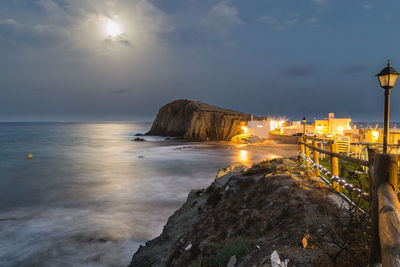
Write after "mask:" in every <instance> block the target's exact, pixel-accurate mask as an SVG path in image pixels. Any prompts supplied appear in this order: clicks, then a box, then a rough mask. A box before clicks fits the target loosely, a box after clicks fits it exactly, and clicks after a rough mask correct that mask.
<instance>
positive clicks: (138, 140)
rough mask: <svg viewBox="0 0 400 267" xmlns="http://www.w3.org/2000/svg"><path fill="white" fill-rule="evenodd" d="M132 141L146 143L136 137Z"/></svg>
mask: <svg viewBox="0 0 400 267" xmlns="http://www.w3.org/2000/svg"><path fill="white" fill-rule="evenodd" d="M132 141H135V142H143V141H146V140H145V139H143V138H140V137H136V138H135V139H133V140H132Z"/></svg>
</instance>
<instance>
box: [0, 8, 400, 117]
mask: <svg viewBox="0 0 400 267" xmlns="http://www.w3.org/2000/svg"><path fill="white" fill-rule="evenodd" d="M399 11H400V2H399V1H398V0H381V1H378V0H351V1H349V0H340V1H338V0H335V1H334V0H301V1H299V0H286V1H282V0H251V1H249V0H247V1H245V0H222V1H214V0H84V1H83V0H2V1H1V2H0V60H1V64H0V120H2V121H5V120H6V121H7V120H8V121H9V120H78V121H86V120H143V119H152V118H153V116H154V115H155V114H156V112H157V110H158V108H159V107H160V106H161V105H163V104H165V103H167V102H169V101H172V100H174V99H180V98H187V99H194V100H200V101H204V102H207V103H210V104H214V105H218V106H223V107H228V108H232V109H237V110H240V111H244V112H248V113H253V114H258V115H270V116H271V115H272V116H273V115H281V116H286V117H288V118H290V119H293V120H296V119H299V118H301V117H303V116H307V117H321V118H322V117H324V116H325V114H326V113H328V112H335V113H336V114H337V116H352V118H353V120H369V121H376V120H382V118H381V117H382V113H383V90H382V89H381V88H380V87H379V86H378V82H377V79H376V77H375V76H374V74H376V73H377V72H379V71H380V70H381V69H382V68H383V67H385V65H386V62H387V59H388V58H390V59H391V60H392V65H393V66H394V67H395V68H397V69H398V70H400V35H399V25H400V23H399V15H398V13H399ZM398 87H399V86H398ZM391 100H392V109H391V119H392V120H398V121H400V88H394V89H393V90H392V98H391Z"/></svg>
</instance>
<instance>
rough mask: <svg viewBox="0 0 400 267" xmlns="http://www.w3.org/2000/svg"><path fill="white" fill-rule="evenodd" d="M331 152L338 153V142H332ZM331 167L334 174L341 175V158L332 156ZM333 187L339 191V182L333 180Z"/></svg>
mask: <svg viewBox="0 0 400 267" xmlns="http://www.w3.org/2000/svg"><path fill="white" fill-rule="evenodd" d="M331 152H332V153H338V149H337V144H335V143H332V144H331ZM331 169H332V175H333V176H339V160H338V158H337V157H334V156H332V157H331ZM332 187H333V189H334V190H335V191H336V192H339V184H338V183H337V182H335V181H332Z"/></svg>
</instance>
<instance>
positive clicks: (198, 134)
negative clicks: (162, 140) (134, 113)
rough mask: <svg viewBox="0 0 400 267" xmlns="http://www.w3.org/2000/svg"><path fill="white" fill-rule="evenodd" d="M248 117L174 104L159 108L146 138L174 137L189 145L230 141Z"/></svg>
mask: <svg viewBox="0 0 400 267" xmlns="http://www.w3.org/2000/svg"><path fill="white" fill-rule="evenodd" d="M248 120H250V115H249V114H245V113H242V112H238V111H234V110H229V109H224V108H219V107H216V106H212V105H208V104H205V103H202V102H199V101H191V100H186V99H181V100H176V101H173V102H171V103H168V104H166V105H165V106H163V107H161V108H160V110H159V111H158V114H157V117H156V119H155V120H154V122H153V125H152V127H151V129H150V131H149V132H148V133H147V134H146V135H160V136H174V137H179V138H183V139H186V140H192V141H206V140H230V139H231V138H232V137H233V136H235V135H237V134H240V133H241V131H242V129H241V126H242V125H241V123H242V122H246V121H248Z"/></svg>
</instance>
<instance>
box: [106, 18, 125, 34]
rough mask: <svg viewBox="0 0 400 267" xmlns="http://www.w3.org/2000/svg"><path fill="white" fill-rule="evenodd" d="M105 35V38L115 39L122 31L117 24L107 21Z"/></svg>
mask: <svg viewBox="0 0 400 267" xmlns="http://www.w3.org/2000/svg"><path fill="white" fill-rule="evenodd" d="M106 33H107V36H111V37H116V36H118V35H120V34H121V33H122V30H121V27H120V26H119V24H118V23H117V22H115V21H113V20H110V19H109V20H107V22H106Z"/></svg>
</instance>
